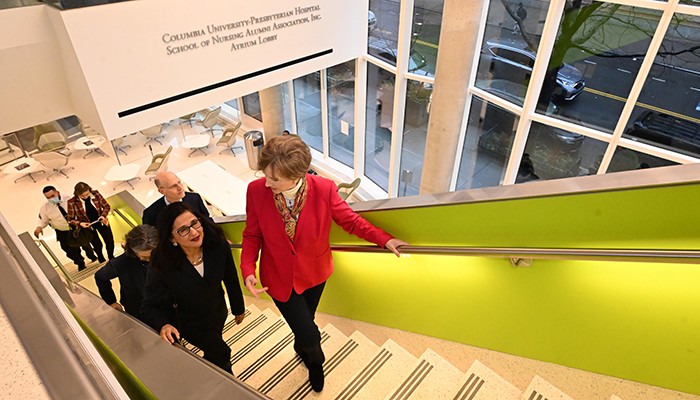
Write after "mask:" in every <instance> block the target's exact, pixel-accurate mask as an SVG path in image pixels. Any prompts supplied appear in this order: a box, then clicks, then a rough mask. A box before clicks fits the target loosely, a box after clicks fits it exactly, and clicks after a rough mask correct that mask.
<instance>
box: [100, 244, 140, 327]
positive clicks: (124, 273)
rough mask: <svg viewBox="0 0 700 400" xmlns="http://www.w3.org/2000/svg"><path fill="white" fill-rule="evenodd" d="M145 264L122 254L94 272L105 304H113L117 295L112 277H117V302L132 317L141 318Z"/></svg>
mask: <svg viewBox="0 0 700 400" xmlns="http://www.w3.org/2000/svg"><path fill="white" fill-rule="evenodd" d="M147 271H148V267H147V264H145V263H143V262H142V261H141V260H139V259H138V258H135V257H132V256H129V255H127V254H122V255H120V256H119V257H117V258H114V259H112V260H109V262H108V263H107V264H105V265H104V266H103V267H102V268H100V270H99V271H97V273H95V283H97V288H98V289H99V290H100V296H101V297H102V300H104V301H105V303H107V304H110V305H111V304H113V303H115V302H116V301H117V297H116V296H115V295H114V290H112V279H114V278H119V285H120V286H121V289H120V291H119V302H120V303H121V304H122V305H123V306H124V310H125V311H126V312H127V313H129V314H131V315H133V316H134V317H136V318H138V319H140V320H142V316H141V302H142V301H143V291H144V287H145V286H146V272H147Z"/></svg>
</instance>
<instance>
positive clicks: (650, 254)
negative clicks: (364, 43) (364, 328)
mask: <svg viewBox="0 0 700 400" xmlns="http://www.w3.org/2000/svg"><path fill="white" fill-rule="evenodd" d="M231 248H232V249H241V245H240V244H231ZM331 250H332V251H342V252H356V253H386V252H389V250H387V249H383V248H381V247H378V246H372V245H333V246H331ZM400 251H401V254H427V255H442V256H450V255H453V256H469V257H491V258H509V259H511V260H514V261H516V260H528V259H538V260H581V261H627V262H631V261H636V262H659V263H682V264H700V250H667V249H663V250H662V249H612V248H611V249H584V248H581V249H574V248H566V249H562V248H535V247H462V246H406V247H401V248H400ZM518 265H523V264H522V263H521V264H518Z"/></svg>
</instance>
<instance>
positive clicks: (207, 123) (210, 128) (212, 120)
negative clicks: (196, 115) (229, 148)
mask: <svg viewBox="0 0 700 400" xmlns="http://www.w3.org/2000/svg"><path fill="white" fill-rule="evenodd" d="M219 114H221V107H216V108H215V109H213V110H212V111H211V112H210V113H209V114H207V116H206V117H204V119H203V120H202V121H198V122H197V125H201V126H203V127H205V128H206V129H205V130H203V131H202V132H200V133H205V132H211V136H212V137H213V136H214V131H215V130H219V131H223V129H221V128H215V127H214V126H216V124H217V123H218V121H217V119H218V118H219Z"/></svg>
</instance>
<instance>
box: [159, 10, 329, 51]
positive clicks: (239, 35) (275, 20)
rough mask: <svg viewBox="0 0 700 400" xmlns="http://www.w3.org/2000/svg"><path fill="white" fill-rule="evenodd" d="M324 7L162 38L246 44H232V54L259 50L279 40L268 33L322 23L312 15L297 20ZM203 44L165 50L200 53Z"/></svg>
mask: <svg viewBox="0 0 700 400" xmlns="http://www.w3.org/2000/svg"><path fill="white" fill-rule="evenodd" d="M320 9H321V7H320V6H318V5H315V6H310V7H295V8H293V9H290V10H288V11H282V12H278V13H274V14H268V15H263V16H251V17H250V18H247V19H242V20H239V21H235V22H229V23H226V24H218V25H216V24H209V25H207V26H206V28H204V29H196V30H193V31H189V32H183V33H175V34H172V33H165V34H163V36H162V40H163V42H164V43H169V44H172V43H176V42H182V41H186V40H192V39H202V38H205V37H206V36H207V35H210V40H209V41H207V42H208V43H211V44H212V45H217V44H222V43H226V42H232V41H236V40H244V39H246V41H244V42H239V43H232V45H231V50H240V49H243V48H246V47H252V46H256V45H258V44H262V43H267V42H272V41H275V40H277V35H276V34H275V35H265V36H261V34H263V33H269V32H272V31H276V30H279V29H284V28H289V27H291V26H295V25H300V24H306V23H309V22H312V21H315V20H318V19H320V16H319V15H313V14H311V15H309V16H304V17H298V16H300V15H303V14H309V13H311V12H314V11H320ZM295 16H296V17H298V18H295V19H292V20H287V21H284V19H287V18H292V17H295ZM269 22H272V24H268V25H265V26H260V27H254V25H257V24H263V23H269ZM241 28H245V30H240V31H238V32H231V33H228V34H222V33H225V32H227V31H231V30H233V29H241ZM202 43H203V42H192V43H187V44H181V45H172V46H168V47H167V48H166V51H167V54H168V55H171V54H176V53H183V52H185V51H189V50H194V49H198V48H200V47H202V46H200V44H202Z"/></svg>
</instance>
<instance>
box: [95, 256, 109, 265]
mask: <svg viewBox="0 0 700 400" xmlns="http://www.w3.org/2000/svg"><path fill="white" fill-rule="evenodd" d="M97 261H98V262H99V263H100V264H102V263H104V262H107V260H105V256H103V255H101V254H100V255H99V256H97Z"/></svg>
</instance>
